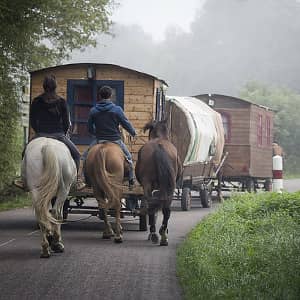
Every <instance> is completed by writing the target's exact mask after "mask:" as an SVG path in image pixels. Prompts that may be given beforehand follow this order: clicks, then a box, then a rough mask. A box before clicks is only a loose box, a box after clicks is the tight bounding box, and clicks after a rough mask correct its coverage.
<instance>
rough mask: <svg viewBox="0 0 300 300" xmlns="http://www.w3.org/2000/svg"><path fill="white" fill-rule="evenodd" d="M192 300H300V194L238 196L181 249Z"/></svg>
mask: <svg viewBox="0 0 300 300" xmlns="http://www.w3.org/2000/svg"><path fill="white" fill-rule="evenodd" d="M177 270H178V275H179V276H180V281H181V284H182V286H183V289H184V291H185V296H186V299H299V295H300V193H295V194H288V193H284V194H275V193H263V194H260V195H254V194H247V195H243V196H236V197H234V198H233V199H232V200H230V201H228V202H226V203H225V204H224V205H223V206H222V207H221V208H220V209H219V210H218V211H217V212H216V213H215V214H213V215H210V216H209V217H208V218H207V219H206V220H204V221H203V222H201V223H200V224H199V225H198V226H197V227H196V228H195V229H194V230H193V231H192V232H191V233H190V235H189V236H188V238H187V240H186V241H185V243H184V244H183V245H182V246H181V247H180V248H179V249H178V265H177Z"/></svg>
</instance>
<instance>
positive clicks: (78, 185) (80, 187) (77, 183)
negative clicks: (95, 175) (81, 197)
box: [75, 179, 86, 191]
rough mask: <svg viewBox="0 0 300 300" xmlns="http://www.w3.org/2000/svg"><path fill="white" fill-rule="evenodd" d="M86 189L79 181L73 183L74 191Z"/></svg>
mask: <svg viewBox="0 0 300 300" xmlns="http://www.w3.org/2000/svg"><path fill="white" fill-rule="evenodd" d="M85 187H86V184H85V183H84V182H83V181H82V180H81V179H78V180H77V181H76V183H75V189H76V191H81V190H83V189H84V188H85Z"/></svg>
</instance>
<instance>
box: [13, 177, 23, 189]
mask: <svg viewBox="0 0 300 300" xmlns="http://www.w3.org/2000/svg"><path fill="white" fill-rule="evenodd" d="M13 184H14V185H15V186H16V187H18V188H20V189H22V190H24V189H25V184H24V181H23V180H22V179H21V178H17V179H15V180H14V181H13Z"/></svg>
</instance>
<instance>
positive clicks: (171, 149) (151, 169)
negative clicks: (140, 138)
mask: <svg viewBox="0 0 300 300" xmlns="http://www.w3.org/2000/svg"><path fill="white" fill-rule="evenodd" d="M146 130H149V141H148V142H147V143H146V144H145V145H144V146H143V147H142V148H141V149H140V150H139V153H138V160H137V163H136V168H135V173H136V178H137V180H138V182H139V183H140V184H141V185H142V186H143V189H144V197H145V200H146V203H147V211H148V215H149V225H150V235H149V239H151V240H152V242H153V243H157V242H158V236H157V234H156V227H155V223H156V216H155V215H156V213H157V211H158V209H159V208H160V207H162V213H163V222H162V226H161V227H160V230H159V233H160V235H161V241H160V245H163V246H165V245H168V239H167V227H168V220H169V218H170V214H171V210H170V206H171V203H172V200H173V193H174V190H175V187H176V181H177V180H178V179H179V177H180V176H181V173H182V164H181V161H180V158H179V156H178V153H177V149H176V148H175V146H174V145H173V144H172V143H171V142H170V141H169V138H168V128H167V121H159V122H157V121H152V122H149V123H147V124H146V125H145V127H144V132H145V131H146Z"/></svg>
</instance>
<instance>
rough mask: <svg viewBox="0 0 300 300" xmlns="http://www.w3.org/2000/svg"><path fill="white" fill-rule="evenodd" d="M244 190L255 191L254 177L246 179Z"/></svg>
mask: <svg viewBox="0 0 300 300" xmlns="http://www.w3.org/2000/svg"><path fill="white" fill-rule="evenodd" d="M246 191H247V192H248V193H254V192H256V188H255V182H254V179H253V178H251V177H250V178H248V179H247V180H246Z"/></svg>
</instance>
